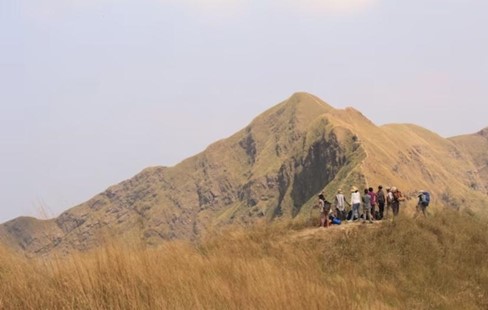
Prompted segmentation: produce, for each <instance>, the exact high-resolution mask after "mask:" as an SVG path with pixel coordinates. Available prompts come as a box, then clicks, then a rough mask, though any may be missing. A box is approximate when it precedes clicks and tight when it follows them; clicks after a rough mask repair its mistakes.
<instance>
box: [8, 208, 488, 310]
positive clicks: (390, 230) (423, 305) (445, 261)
mask: <svg viewBox="0 0 488 310" xmlns="http://www.w3.org/2000/svg"><path fill="white" fill-rule="evenodd" d="M349 225H351V227H352V226H353V225H352V224H349ZM487 229H488V225H487V223H486V222H483V221H482V220H479V219H477V218H476V217H474V216H470V215H466V214H465V215H460V214H459V213H455V212H454V211H452V212H451V211H447V212H444V213H441V214H437V215H436V216H434V217H430V218H428V219H423V218H421V219H417V220H412V219H410V218H403V219H402V218H400V219H399V220H398V221H396V222H394V223H391V222H385V223H382V224H374V225H362V226H357V225H356V226H354V227H352V228H350V229H340V228H339V227H336V228H335V229H334V228H332V229H318V228H313V229H310V228H309V229H305V230H304V229H301V228H300V227H299V226H296V225H295V226H290V225H285V224H275V225H268V226H266V225H257V226H255V227H253V228H252V229H247V230H243V229H236V230H233V231H224V232H221V233H217V234H216V235H214V236H213V237H212V238H210V239H208V240H205V241H203V242H202V243H201V244H199V245H197V246H195V245H191V244H188V243H184V242H169V243H166V244H164V245H162V246H160V247H158V248H147V247H144V246H137V247H134V246H132V247H127V246H122V245H111V246H106V247H104V248H101V249H98V250H96V251H93V252H90V253H84V254H73V255H70V256H67V257H59V258H52V257H51V258H43V259H34V260H33V259H26V258H21V257H18V256H16V255H15V254H12V253H10V252H8V251H7V250H6V249H2V250H1V253H0V308H3V309H318V308H325V309H329V308H330V309H487V308H488V260H487V258H488V230H487Z"/></svg>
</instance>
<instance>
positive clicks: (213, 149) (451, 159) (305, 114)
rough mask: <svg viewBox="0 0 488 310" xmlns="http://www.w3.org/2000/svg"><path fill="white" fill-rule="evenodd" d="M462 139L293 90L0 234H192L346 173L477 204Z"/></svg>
mask: <svg viewBox="0 0 488 310" xmlns="http://www.w3.org/2000/svg"><path fill="white" fill-rule="evenodd" d="M476 139H478V138H476ZM468 140H469V139H463V138H453V139H444V138H442V137H440V136H439V135H437V134H435V133H432V132H430V131H428V130H425V129H423V128H420V127H418V126H414V125H386V126H381V127H378V126H376V125H375V124H373V123H372V122H371V121H369V120H368V119H367V118H366V117H364V116H363V115H362V114H361V113H360V112H359V111H356V110H355V109H353V108H347V109H344V110H339V109H334V108H332V107H331V106H329V105H328V104H326V103H325V102H323V101H322V100H320V99H319V98H317V97H315V96H313V95H310V94H307V93H296V94H294V95H292V96H291V97H290V98H288V99H287V100H285V101H283V102H281V103H279V104H278V105H276V106H274V107H272V108H271V109H269V110H268V111H266V112H264V113H263V114H261V115H260V116H258V117H256V118H255V119H254V120H253V121H252V122H251V124H249V125H248V126H247V127H246V128H244V129H243V130H241V131H239V132H237V133H236V134H234V135H232V136H231V137H229V138H226V139H223V140H220V141H218V142H216V143H214V144H212V145H210V146H209V147H208V148H207V149H206V150H205V151H203V152H202V153H200V154H197V155H195V156H193V157H191V158H188V159H186V160H184V161H182V162H181V163H179V164H178V165H176V166H174V167H152V168H147V169H145V170H143V171H142V172H141V173H139V174H138V175H136V176H135V177H133V178H131V179H129V180H126V181H124V182H122V183H120V184H117V185H115V186H112V187H110V188H108V189H107V190H106V191H104V192H103V193H101V194H99V195H97V196H95V197H93V198H92V199H90V200H88V201H87V202H85V203H83V204H81V205H79V206H76V207H74V208H72V209H69V210H67V211H66V212H64V213H62V214H61V215H60V216H59V217H57V218H55V219H52V220H48V221H38V220H35V219H32V218H19V219H15V220H12V221H10V222H7V223H4V224H2V225H0V240H2V241H3V242H4V243H6V244H8V245H9V246H11V247H13V248H16V249H18V250H21V251H25V252H27V253H30V254H44V253H51V252H53V251H54V252H70V251H72V250H73V249H76V250H86V249H89V248H92V247H95V246H98V245H100V244H102V243H104V241H106V240H115V239H124V240H132V239H133V240H141V239H142V240H143V241H144V242H145V243H148V244H159V243H161V242H163V241H166V240H175V239H181V240H196V239H198V238H200V237H201V236H204V235H205V233H206V232H207V231H209V230H212V231H213V230H215V229H216V228H219V227H226V226H228V225H231V224H239V225H248V224H250V223H254V222H256V221H259V220H261V219H264V220H267V221H270V220H273V219H276V218H285V219H303V218H306V217H308V216H309V214H310V208H311V207H312V206H313V204H314V203H315V197H316V194H317V193H319V192H320V191H324V192H325V193H326V194H327V196H328V197H331V196H332V194H333V193H334V192H335V191H336V190H337V189H338V188H343V189H349V188H350V187H351V186H352V185H356V186H358V187H360V188H361V187H364V186H367V185H368V186H374V187H376V186H377V185H378V184H383V185H392V186H397V187H399V188H401V189H402V191H403V192H404V193H406V194H407V195H408V196H409V197H413V196H414V195H413V194H414V193H415V192H416V191H417V190H419V189H420V188H423V189H428V190H429V191H431V192H432V193H433V199H434V200H433V206H432V208H434V209H436V208H443V207H450V208H456V209H459V208H470V209H472V210H473V211H475V212H478V211H480V212H479V213H480V214H482V213H483V212H485V211H484V210H485V209H486V206H487V205H488V197H487V195H486V193H487V192H486V188H487V186H486V184H487V182H488V181H487V175H486V166H482V164H483V160H484V161H485V162H486V160H488V148H486V147H485V148H483V147H481V148H476V149H475V148H474V146H473V145H475V144H476V143H475V142H469V141H468ZM462 141H466V142H462ZM470 141H471V140H470ZM476 145H478V144H476ZM483 167H484V168H483ZM330 199H331V198H330ZM412 204H414V201H413V200H410V201H408V202H407V204H406V205H407V212H411V210H412V208H411V206H412Z"/></svg>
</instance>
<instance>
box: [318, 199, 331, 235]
mask: <svg viewBox="0 0 488 310" xmlns="http://www.w3.org/2000/svg"><path fill="white" fill-rule="evenodd" d="M330 206H331V204H330V202H328V201H326V200H325V197H324V194H322V193H320V195H319V207H320V210H322V212H321V213H320V227H329V213H330Z"/></svg>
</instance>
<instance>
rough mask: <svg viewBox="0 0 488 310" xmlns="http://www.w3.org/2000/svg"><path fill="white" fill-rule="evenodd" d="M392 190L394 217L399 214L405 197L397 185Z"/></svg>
mask: <svg viewBox="0 0 488 310" xmlns="http://www.w3.org/2000/svg"><path fill="white" fill-rule="evenodd" d="M391 192H392V194H393V200H392V202H391V209H392V211H393V217H396V216H398V213H399V212H400V201H403V200H405V198H403V195H402V192H400V191H399V190H398V189H397V188H396V187H394V186H393V187H392V188H391Z"/></svg>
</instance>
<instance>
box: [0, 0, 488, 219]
mask: <svg viewBox="0 0 488 310" xmlns="http://www.w3.org/2000/svg"><path fill="white" fill-rule="evenodd" d="M487 29H488V1H485V0H479V1H470V0H442V1H441V0H438V1H430V0H421V1H420V0H409V1H391V0H390V1H386V0H300V1H299V0H138V1H135V0H43V1H39V0H0V173H1V178H0V222H3V221H6V220H9V219H12V218H14V217H16V216H19V215H34V216H37V217H45V216H55V215H58V214H59V213H60V212H61V211H63V210H65V209H67V208H69V207H72V206H74V205H76V204H78V203H81V202H83V201H86V200H88V199H89V198H91V197H92V196H93V195H95V194H97V193H99V192H101V191H103V190H104V189H105V188H107V187H108V186H110V185H112V184H115V183H118V182H120V181H122V180H124V179H127V178H129V177H131V176H133V175H134V174H136V173H137V172H139V171H140V170H142V169H143V168H145V167H147V166H154V165H165V166H170V165H174V164H176V163H177V162H179V161H181V160H182V159H184V158H186V157H188V156H190V155H193V154H196V153H198V152H200V151H202V150H203V149H204V148H205V147H206V146H207V145H208V144H210V143H211V142H214V141H215V140H217V139H221V138H225V137H227V136H229V135H231V134H232V133H234V132H236V131H237V130H239V129H241V128H243V127H244V126H245V125H247V124H248V123H249V122H250V121H251V120H252V119H253V118H254V117H255V116H257V115H258V114H259V113H261V112H263V111H264V110H266V109H267V108H269V107H271V106H273V105H275V104H276V103H278V102H280V101H282V100H284V99H286V98H287V97H288V96H290V95H291V94H292V93H293V92H295V91H307V92H310V93H313V94H315V95H317V96H319V97H321V98H322V99H324V100H325V101H327V102H328V103H329V104H331V105H332V106H335V107H337V108H342V107H346V106H354V107H355V108H357V109H359V110H360V111H362V112H363V113H364V114H365V115H366V116H367V117H369V118H370V119H371V120H372V121H373V122H375V123H377V124H384V123H390V122H393V123H401V122H409V123H416V124H419V125H421V126H423V127H426V128H428V129H430V130H433V131H435V132H437V133H439V134H441V135H442V136H446V137H447V136H452V135H458V134H465V133H473V132H476V131H478V130H480V129H482V128H483V127H486V126H488V117H487V115H488V105H487V103H488V90H487V89H488V88H487V86H488V31H487Z"/></svg>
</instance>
